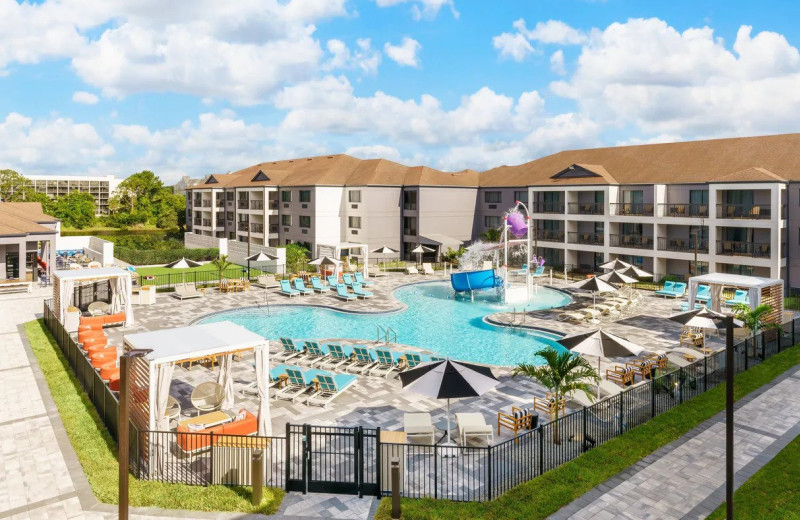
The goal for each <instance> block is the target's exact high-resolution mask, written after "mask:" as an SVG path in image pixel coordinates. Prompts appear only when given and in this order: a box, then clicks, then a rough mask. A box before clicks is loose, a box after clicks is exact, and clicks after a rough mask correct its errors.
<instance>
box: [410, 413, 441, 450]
mask: <svg viewBox="0 0 800 520" xmlns="http://www.w3.org/2000/svg"><path fill="white" fill-rule="evenodd" d="M403 431H404V432H405V433H406V440H407V441H408V443H409V444H420V443H415V442H414V441H415V440H422V441H424V442H422V443H421V444H428V445H431V446H433V445H434V444H436V428H435V427H434V426H433V421H432V420H431V414H429V413H427V412H414V413H405V414H403Z"/></svg>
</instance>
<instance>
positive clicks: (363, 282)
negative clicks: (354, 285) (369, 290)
mask: <svg viewBox="0 0 800 520" xmlns="http://www.w3.org/2000/svg"><path fill="white" fill-rule="evenodd" d="M353 276H354V277H355V279H356V282H358V283H360V284H361V285H374V282H370V281H369V280H365V279H364V273H362V272H361V271H356V272H355V273H353Z"/></svg>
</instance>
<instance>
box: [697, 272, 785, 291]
mask: <svg viewBox="0 0 800 520" xmlns="http://www.w3.org/2000/svg"><path fill="white" fill-rule="evenodd" d="M690 281H693V282H696V283H705V284H711V285H725V286H727V287H739V288H742V289H744V288H748V289H749V288H761V287H769V286H771V285H776V284H781V283H783V281H782V280H779V279H777V278H761V277H759V276H745V275H741V274H728V273H709V274H703V275H699V276H692V277H691V279H690Z"/></svg>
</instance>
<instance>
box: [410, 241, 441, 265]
mask: <svg viewBox="0 0 800 520" xmlns="http://www.w3.org/2000/svg"><path fill="white" fill-rule="evenodd" d="M434 251H436V250H435V249H433V248H432V247H428V246H423V245H422V244H417V247H415V248H414V249H412V250H411V251H409V252H410V253H411V254H415V255H417V263H418V264H421V263H422V253H433V252H434Z"/></svg>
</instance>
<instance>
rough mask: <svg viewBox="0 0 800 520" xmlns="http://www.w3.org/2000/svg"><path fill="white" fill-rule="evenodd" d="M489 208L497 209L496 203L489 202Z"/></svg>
mask: <svg viewBox="0 0 800 520" xmlns="http://www.w3.org/2000/svg"><path fill="white" fill-rule="evenodd" d="M489 209H497V204H489Z"/></svg>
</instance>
